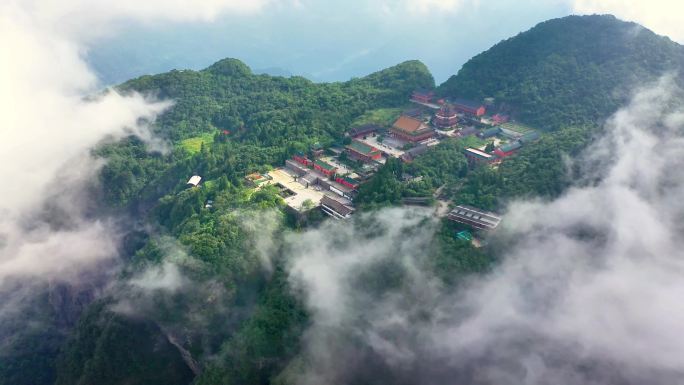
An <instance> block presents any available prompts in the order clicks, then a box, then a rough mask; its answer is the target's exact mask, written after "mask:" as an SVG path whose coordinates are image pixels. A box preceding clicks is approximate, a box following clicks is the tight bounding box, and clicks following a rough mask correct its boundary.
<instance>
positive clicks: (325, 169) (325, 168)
mask: <svg viewBox="0 0 684 385" xmlns="http://www.w3.org/2000/svg"><path fill="white" fill-rule="evenodd" d="M313 167H314V170H316V171H319V172H321V173H322V174H323V175H325V176H327V177H331V176H333V175H335V173H336V172H337V167H335V166H333V165H332V164H330V163H327V162H324V161H322V160H320V159H318V160H316V161H315V162H314V164H313Z"/></svg>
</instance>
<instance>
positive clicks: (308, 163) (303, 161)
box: [292, 154, 313, 167]
mask: <svg viewBox="0 0 684 385" xmlns="http://www.w3.org/2000/svg"><path fill="white" fill-rule="evenodd" d="M292 159H294V160H295V161H296V162H297V163H299V164H301V165H304V166H306V167H312V166H313V161H311V160H310V159H309V158H307V157H306V156H304V155H302V154H298V155H295V156H293V157H292Z"/></svg>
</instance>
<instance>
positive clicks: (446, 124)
mask: <svg viewBox="0 0 684 385" xmlns="http://www.w3.org/2000/svg"><path fill="white" fill-rule="evenodd" d="M456 123H458V115H457V112H456V109H455V108H453V107H452V106H450V105H448V104H445V105H443V106H442V107H440V109H439V110H438V111H437V113H435V116H434V118H433V119H432V124H433V125H434V126H435V127H437V128H441V129H444V128H451V127H454V126H456Z"/></svg>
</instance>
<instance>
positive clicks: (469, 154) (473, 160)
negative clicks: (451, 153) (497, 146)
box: [463, 148, 498, 165]
mask: <svg viewBox="0 0 684 385" xmlns="http://www.w3.org/2000/svg"><path fill="white" fill-rule="evenodd" d="M463 153H464V154H465V156H466V158H467V159H468V163H470V165H480V164H489V163H493V162H496V161H497V160H498V158H497V157H496V156H494V155H492V154H487V153H486V152H484V151H481V150H478V149H476V148H466V149H465V150H464V151H463Z"/></svg>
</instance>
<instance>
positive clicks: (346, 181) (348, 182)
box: [335, 176, 359, 190]
mask: <svg viewBox="0 0 684 385" xmlns="http://www.w3.org/2000/svg"><path fill="white" fill-rule="evenodd" d="M335 182H337V183H339V184H341V185H342V186H346V187H349V188H350V189H354V190H356V189H357V188H358V187H359V181H357V180H356V179H354V178H350V177H347V176H340V177H337V178H335Z"/></svg>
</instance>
